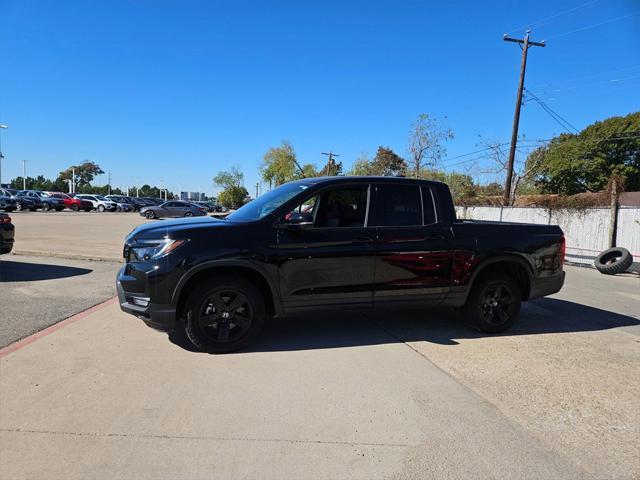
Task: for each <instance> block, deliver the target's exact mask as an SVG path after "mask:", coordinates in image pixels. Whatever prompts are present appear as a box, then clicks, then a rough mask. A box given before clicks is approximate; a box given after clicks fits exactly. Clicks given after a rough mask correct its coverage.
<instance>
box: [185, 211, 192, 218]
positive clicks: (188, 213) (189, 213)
mask: <svg viewBox="0 0 640 480" xmlns="http://www.w3.org/2000/svg"><path fill="white" fill-rule="evenodd" d="M184 216H185V217H193V213H191V212H187V213H185V214H184Z"/></svg>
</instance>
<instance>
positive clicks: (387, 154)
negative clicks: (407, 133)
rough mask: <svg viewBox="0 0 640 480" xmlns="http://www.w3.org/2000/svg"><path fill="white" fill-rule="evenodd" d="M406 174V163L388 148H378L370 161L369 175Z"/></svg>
mask: <svg viewBox="0 0 640 480" xmlns="http://www.w3.org/2000/svg"><path fill="white" fill-rule="evenodd" d="M406 172H407V162H405V161H404V159H403V158H402V157H401V156H400V155H398V154H397V153H395V152H394V151H393V150H391V149H390V148H389V147H382V146H380V147H378V151H377V152H376V156H375V157H373V160H372V161H371V173H370V174H371V175H385V176H398V175H405V174H406Z"/></svg>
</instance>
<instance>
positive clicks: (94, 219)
mask: <svg viewBox="0 0 640 480" xmlns="http://www.w3.org/2000/svg"><path fill="white" fill-rule="evenodd" d="M11 218H12V219H13V224H14V225H15V226H16V243H15V245H14V247H13V251H14V253H16V254H20V255H31V256H34V255H37V256H45V257H61V258H72V259H84V260H106V261H113V262H120V261H122V245H123V243H124V237H125V236H126V235H127V234H128V233H129V232H131V230H133V229H134V228H135V227H137V226H138V225H140V224H141V223H144V222H148V221H149V220H146V219H145V218H144V217H141V216H140V215H138V214H137V213H113V212H112V213H109V212H104V213H100V212H71V211H63V212H28V211H27V212H13V213H12V214H11ZM155 221H159V220H155Z"/></svg>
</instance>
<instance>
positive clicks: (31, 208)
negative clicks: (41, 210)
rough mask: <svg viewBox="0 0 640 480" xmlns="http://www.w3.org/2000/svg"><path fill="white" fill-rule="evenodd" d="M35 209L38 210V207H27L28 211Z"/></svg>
mask: <svg viewBox="0 0 640 480" xmlns="http://www.w3.org/2000/svg"><path fill="white" fill-rule="evenodd" d="M36 210H38V207H30V208H29V211H30V212H35V211H36Z"/></svg>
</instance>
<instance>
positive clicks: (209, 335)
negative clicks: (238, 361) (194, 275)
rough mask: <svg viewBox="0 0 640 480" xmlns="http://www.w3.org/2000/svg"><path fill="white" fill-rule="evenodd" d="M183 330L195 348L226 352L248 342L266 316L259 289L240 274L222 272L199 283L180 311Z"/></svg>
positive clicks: (211, 351) (256, 334)
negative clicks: (183, 323) (233, 274)
mask: <svg viewBox="0 0 640 480" xmlns="http://www.w3.org/2000/svg"><path fill="white" fill-rule="evenodd" d="M183 318H184V322H185V325H184V327H185V332H186V334H187V337H188V338H189V340H190V341H191V343H193V344H194V345H195V346H196V347H198V348H200V349H201V350H204V351H205V352H209V353H228V352H234V351H236V350H240V349H242V348H243V347H245V346H247V345H249V344H250V343H251V342H253V341H254V340H255V338H256V337H257V336H258V334H259V333H260V330H262V326H263V324H264V318H265V308H264V299H263V298H262V294H261V293H260V290H258V289H257V288H256V287H255V286H254V285H253V284H251V283H250V282H248V281H247V280H245V279H244V278H242V277H238V276H232V275H225V276H219V277H215V278H213V279H211V280H210V281H208V282H207V283H204V284H203V285H200V286H199V287H197V288H196V289H194V291H193V292H192V293H191V294H190V295H189V297H188V298H187V301H186V303H185V308H184V311H183Z"/></svg>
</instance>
